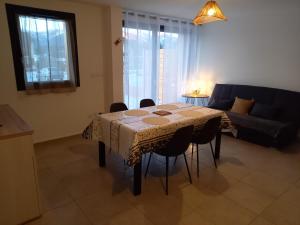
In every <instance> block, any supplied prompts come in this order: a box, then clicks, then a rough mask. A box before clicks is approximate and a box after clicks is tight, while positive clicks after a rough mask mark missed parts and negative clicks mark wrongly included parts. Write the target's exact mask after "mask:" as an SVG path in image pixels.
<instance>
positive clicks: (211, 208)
mask: <svg viewBox="0 0 300 225" xmlns="http://www.w3.org/2000/svg"><path fill="white" fill-rule="evenodd" d="M195 212H196V213H198V214H199V215H200V216H201V217H203V218H204V219H206V220H208V221H212V222H213V223H214V224H215V225H233V224H237V225H246V224H249V223H250V222H251V221H252V220H253V219H254V218H255V217H256V216H257V215H256V214H255V213H253V212H251V211H250V210H248V209H246V208H243V207H241V206H240V205H239V204H237V203H235V202H234V201H232V200H230V199H227V198H225V197H222V196H219V197H218V198H215V199H214V201H207V202H205V204H202V205H201V206H199V207H198V208H197V209H196V210H195Z"/></svg>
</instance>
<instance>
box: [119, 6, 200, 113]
mask: <svg viewBox="0 0 300 225" xmlns="http://www.w3.org/2000/svg"><path fill="white" fill-rule="evenodd" d="M123 19H124V20H123V38H124V45H123V62H124V65H123V66H124V69H123V71H124V77H123V80H124V82H123V84H124V85H123V86H124V102H125V103H126V104H127V106H128V107H129V108H138V107H139V102H140V100H141V99H143V98H151V99H153V100H154V101H155V102H156V103H157V104H165V103H172V102H178V101H183V98H182V94H184V93H186V92H187V91H188V89H189V82H190V80H192V79H194V78H195V77H197V76H198V74H199V59H200V57H199V56H200V29H199V28H198V27H196V26H194V25H193V24H191V22H190V21H186V20H180V19H173V18H167V17H160V16H156V15H152V14H145V13H140V12H132V11H125V12H123Z"/></svg>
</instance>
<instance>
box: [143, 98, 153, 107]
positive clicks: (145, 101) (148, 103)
mask: <svg viewBox="0 0 300 225" xmlns="http://www.w3.org/2000/svg"><path fill="white" fill-rule="evenodd" d="M149 106H155V102H154V101H153V100H152V99H150V98H146V99H142V100H141V101H140V108H144V107H149Z"/></svg>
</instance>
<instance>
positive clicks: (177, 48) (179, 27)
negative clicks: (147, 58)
mask: <svg viewBox="0 0 300 225" xmlns="http://www.w3.org/2000/svg"><path fill="white" fill-rule="evenodd" d="M163 27H164V32H160V39H161V40H162V41H163V51H164V54H163V55H162V61H163V66H162V71H160V73H161V76H162V77H163V82H162V84H161V89H162V97H161V98H162V103H170V102H176V101H181V100H182V97H181V95H182V94H184V93H186V92H187V91H188V90H187V87H188V82H189V80H192V79H194V78H195V77H196V76H197V75H198V72H199V63H200V62H199V58H200V31H199V28H198V27H196V26H194V25H192V24H191V23H189V22H187V21H180V20H173V19H166V20H164V22H163Z"/></svg>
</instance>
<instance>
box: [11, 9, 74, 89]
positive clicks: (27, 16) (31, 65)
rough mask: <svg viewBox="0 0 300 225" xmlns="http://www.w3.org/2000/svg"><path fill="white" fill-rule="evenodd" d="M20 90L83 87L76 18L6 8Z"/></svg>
mask: <svg viewBox="0 0 300 225" xmlns="http://www.w3.org/2000/svg"><path fill="white" fill-rule="evenodd" d="M6 11H7V18H8V23H9V30H10V38H11V45H12V51H13V59H14V68H15V75H16V83H17V89H18V90H35V89H53V88H54V89H56V88H66V87H70V88H74V87H76V86H79V85H80V83H79V68H78V54H77V43H76V26H75V15H74V14H72V13H65V12H57V11H50V10H44V9H36V8H30V7H24V6H16V5H11V4H6Z"/></svg>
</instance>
